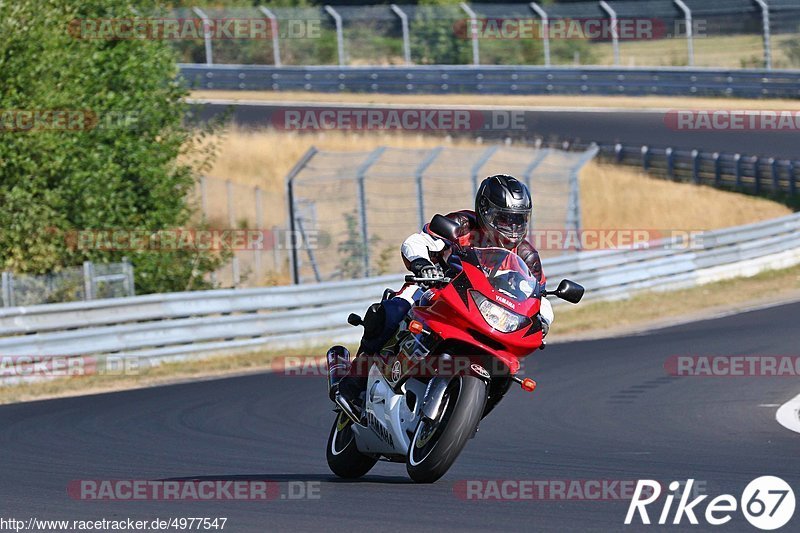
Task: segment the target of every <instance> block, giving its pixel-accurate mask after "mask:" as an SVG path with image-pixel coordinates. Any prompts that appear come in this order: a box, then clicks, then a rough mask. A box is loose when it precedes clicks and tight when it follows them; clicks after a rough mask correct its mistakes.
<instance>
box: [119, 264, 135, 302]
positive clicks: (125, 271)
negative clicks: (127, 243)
mask: <svg viewBox="0 0 800 533" xmlns="http://www.w3.org/2000/svg"><path fill="white" fill-rule="evenodd" d="M122 275H123V276H125V281H124V285H125V292H126V294H127V295H128V296H135V295H136V289H135V287H134V279H133V265H131V262H130V261H128V258H127V257H123V258H122Z"/></svg>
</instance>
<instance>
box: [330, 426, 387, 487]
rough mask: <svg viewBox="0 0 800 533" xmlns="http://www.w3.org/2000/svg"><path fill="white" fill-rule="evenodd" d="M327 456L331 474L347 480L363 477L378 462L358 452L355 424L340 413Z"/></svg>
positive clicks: (333, 428) (332, 431) (332, 432)
mask: <svg viewBox="0 0 800 533" xmlns="http://www.w3.org/2000/svg"><path fill="white" fill-rule="evenodd" d="M326 455H327V458H328V467H329V468H330V469H331V472H333V473H334V474H336V475H337V476H339V477H341V478H345V479H355V478H359V477H361V476H363V475H364V474H366V473H367V472H369V471H370V469H372V467H373V466H375V463H377V462H378V460H377V459H374V458H372V457H369V456H368V455H364V454H363V453H361V452H359V451H358V448H356V439H355V434H354V433H353V423H352V422H351V421H350V419H349V418H347V416H346V415H345V414H344V413H339V415H338V416H337V417H336V420H334V421H333V427H332V428H331V434H330V436H329V437H328V450H327V454H326Z"/></svg>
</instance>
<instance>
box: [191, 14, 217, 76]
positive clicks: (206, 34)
mask: <svg viewBox="0 0 800 533" xmlns="http://www.w3.org/2000/svg"><path fill="white" fill-rule="evenodd" d="M192 11H194V12H195V13H196V14H197V16H198V17H200V18H201V19H203V43H204V44H205V47H206V65H213V64H214V56H213V55H212V50H211V21H210V20H209V19H208V17H207V16H206V14H205V13H204V12H203V10H202V9H200V8H199V7H193V8H192Z"/></svg>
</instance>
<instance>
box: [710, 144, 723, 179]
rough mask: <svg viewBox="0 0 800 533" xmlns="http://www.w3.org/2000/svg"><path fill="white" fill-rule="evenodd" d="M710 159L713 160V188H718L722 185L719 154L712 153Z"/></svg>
mask: <svg viewBox="0 0 800 533" xmlns="http://www.w3.org/2000/svg"><path fill="white" fill-rule="evenodd" d="M711 158H712V159H713V160H714V186H716V187H719V186H720V185H722V166H721V165H720V160H719V152H714V153H713V154H712V155H711Z"/></svg>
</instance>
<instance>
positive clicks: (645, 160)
mask: <svg viewBox="0 0 800 533" xmlns="http://www.w3.org/2000/svg"><path fill="white" fill-rule="evenodd" d="M649 155H650V147H648V146H647V145H646V144H645V145H644V146H642V170H644V171H645V172H647V168H648V167H649V166H650V162H649V161H648V156H649Z"/></svg>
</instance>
